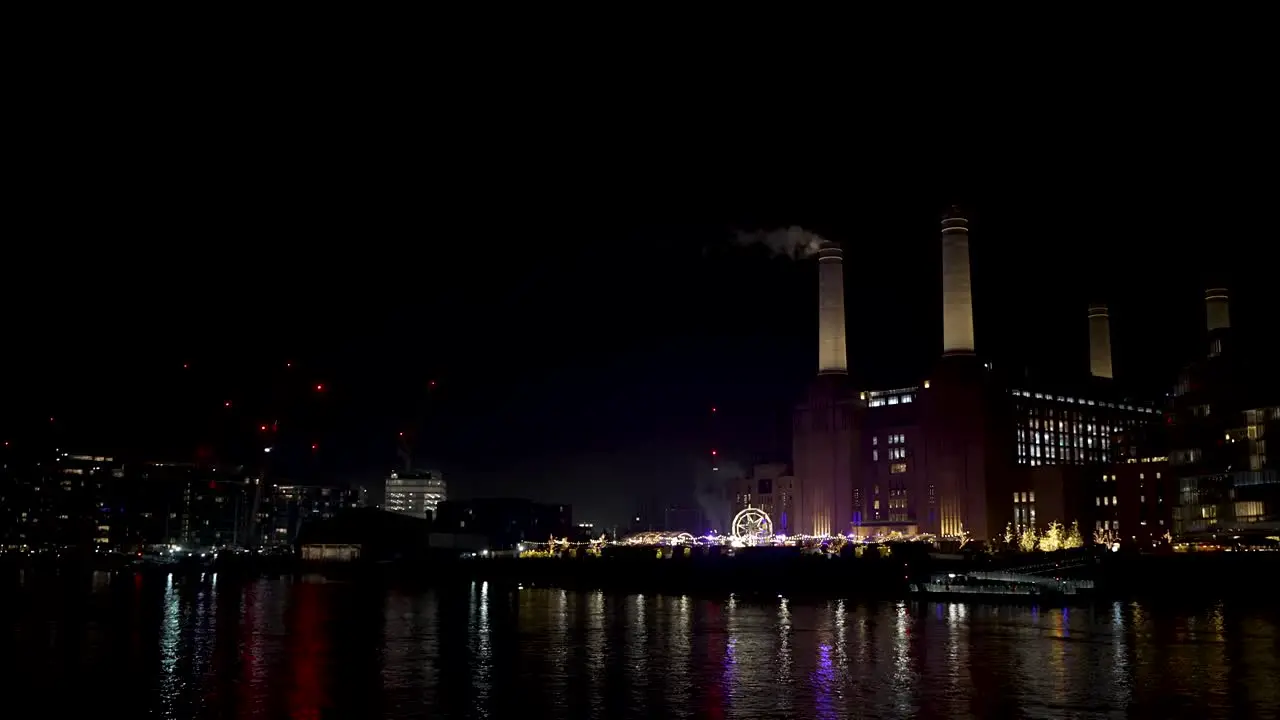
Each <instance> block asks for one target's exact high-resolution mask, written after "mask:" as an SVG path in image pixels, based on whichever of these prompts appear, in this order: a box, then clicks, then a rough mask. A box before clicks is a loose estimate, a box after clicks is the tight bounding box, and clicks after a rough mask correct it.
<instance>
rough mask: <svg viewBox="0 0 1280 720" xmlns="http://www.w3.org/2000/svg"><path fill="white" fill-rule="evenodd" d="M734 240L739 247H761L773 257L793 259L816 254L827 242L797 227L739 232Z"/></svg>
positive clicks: (815, 234)
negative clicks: (782, 256) (773, 255)
mask: <svg viewBox="0 0 1280 720" xmlns="http://www.w3.org/2000/svg"><path fill="white" fill-rule="evenodd" d="M736 239H737V242H738V244H739V245H763V246H765V247H767V248H769V250H770V251H771V252H772V253H773V254H775V255H786V256H787V257H790V258H795V259H799V258H806V257H810V256H812V255H814V254H816V253H817V252H818V250H820V249H822V246H823V244H824V243H826V242H827V241H826V240H824V239H823V238H822V236H820V235H818V234H817V233H814V232H810V231H808V230H805V229H804V228H802V227H800V226H798V225H792V226H791V227H786V228H777V229H775V230H756V231H754V232H739V233H738V235H737V238H736Z"/></svg>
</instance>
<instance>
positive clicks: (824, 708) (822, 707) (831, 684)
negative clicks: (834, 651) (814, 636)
mask: <svg viewBox="0 0 1280 720" xmlns="http://www.w3.org/2000/svg"><path fill="white" fill-rule="evenodd" d="M835 686H836V670H835V666H834V665H833V664H832V662H831V646H830V645H827V644H825V643H824V644H823V645H821V646H819V647H818V669H817V670H814V671H813V692H814V698H813V701H814V710H815V711H816V712H817V715H816V717H818V718H821V720H835V717H836V708H835V703H834V702H832V697H831V696H832V693H833V692H834V690H835Z"/></svg>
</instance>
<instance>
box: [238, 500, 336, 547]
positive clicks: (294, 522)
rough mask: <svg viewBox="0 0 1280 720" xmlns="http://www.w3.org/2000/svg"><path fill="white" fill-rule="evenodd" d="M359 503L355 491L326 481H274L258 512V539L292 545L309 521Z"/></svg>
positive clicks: (278, 544) (270, 543) (264, 543)
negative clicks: (303, 483)
mask: <svg viewBox="0 0 1280 720" xmlns="http://www.w3.org/2000/svg"><path fill="white" fill-rule="evenodd" d="M357 505H358V493H357V492H356V491H353V490H350V489H348V488H344V487H336V486H328V485H288V484H286V485H273V486H272V488H271V492H270V495H269V496H268V498H267V499H266V501H265V502H264V503H263V504H262V508H261V509H260V510H259V515H258V527H259V532H260V538H259V542H260V544H262V545H265V546H268V547H272V546H274V547H282V546H291V545H293V544H294V542H295V541H296V540H297V538H298V533H299V531H300V530H301V529H302V526H303V525H304V524H305V523H308V522H318V521H320V520H330V519H332V518H334V517H337V515H338V513H340V512H342V511H343V510H350V509H353V508H355V507H357Z"/></svg>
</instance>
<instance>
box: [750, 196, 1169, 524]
mask: <svg viewBox="0 0 1280 720" xmlns="http://www.w3.org/2000/svg"><path fill="white" fill-rule="evenodd" d="M968 245H969V239H968V221H967V220H966V219H965V218H964V217H963V216H962V215H961V214H960V213H959V212H958V211H955V210H954V209H953V211H952V212H951V213H949V214H948V215H947V216H946V218H945V219H944V220H943V222H942V237H941V247H940V249H941V254H942V259H943V262H942V266H943V273H942V286H943V287H942V289H943V293H942V295H943V303H942V307H941V308H940V309H941V311H942V320H943V323H942V330H943V332H942V350H943V354H942V357H941V358H940V359H939V360H938V362H937V364H936V365H935V366H934V368H933V371H932V372H931V373H930V375H929V376H928V377H927V379H926V378H922V379H920V380H919V381H918V382H916V383H913V384H911V385H905V386H899V387H897V388H893V389H859V388H858V387H856V386H855V385H854V384H852V383H851V382H850V377H849V376H850V373H849V366H848V358H847V354H846V348H845V342H846V337H845V328H846V324H845V318H844V297H843V295H844V292H843V287H844V284H843V277H842V255H841V250H840V248H839V247H838V246H836V245H834V244H831V243H827V244H825V245H824V246H823V247H822V249H821V250H820V251H819V253H818V287H819V296H818V319H819V333H818V341H819V342H818V351H819V352H818V367H817V371H818V374H817V377H816V378H815V379H814V382H813V385H812V387H811V390H810V392H809V395H808V397H807V398H806V399H805V400H804V401H803V402H802V403H801V404H800V405H798V406H797V408H796V411H795V413H794V416H793V461H794V465H793V470H794V475H795V480H794V487H795V492H794V494H793V498H794V500H793V503H794V509H793V510H788V511H787V520H786V521H785V526H786V528H787V532H788V533H789V534H812V535H826V534H846V533H852V534H854V535H881V534H889V533H893V532H902V533H906V534H911V533H930V534H933V535H937V536H941V537H944V538H959V537H961V536H967V537H969V538H971V539H973V540H979V541H993V540H995V539H997V538H999V537H1000V536H1001V535H1002V534H1003V533H1004V531H1005V529H1006V528H1007V527H1009V526H1010V525H1014V526H1017V525H1024V526H1027V525H1029V526H1034V527H1036V528H1037V529H1039V530H1043V529H1044V528H1045V526H1046V525H1047V524H1048V523H1050V522H1055V521H1056V522H1061V523H1063V524H1070V523H1071V522H1080V524H1081V531H1082V532H1085V533H1087V530H1088V528H1089V527H1092V526H1093V524H1094V523H1097V522H1102V521H1103V520H1104V517H1103V515H1106V513H1100V512H1098V506H1095V505H1094V504H1093V503H1094V500H1095V498H1101V497H1104V492H1103V489H1102V488H1101V487H1095V485H1100V484H1101V483H1102V480H1101V478H1103V477H1104V471H1105V477H1106V478H1107V479H1108V480H1107V482H1111V480H1110V478H1111V477H1112V476H1113V475H1114V476H1117V477H1119V476H1120V475H1121V474H1122V473H1121V471H1120V470H1118V469H1116V468H1117V466H1118V465H1119V464H1121V463H1127V462H1128V461H1129V460H1130V459H1131V458H1129V457H1126V456H1124V454H1123V450H1124V448H1123V443H1122V440H1123V438H1124V436H1125V434H1126V433H1130V432H1132V431H1135V430H1138V429H1140V428H1143V427H1144V426H1146V425H1149V424H1151V423H1153V422H1158V421H1159V420H1160V419H1161V414H1160V412H1159V411H1158V410H1157V409H1156V407H1155V405H1154V403H1151V402H1146V401H1143V400H1142V399H1135V398H1133V397H1131V396H1130V395H1129V394H1127V393H1126V392H1124V390H1123V386H1122V385H1118V384H1117V382H1116V381H1115V380H1114V379H1113V377H1112V376H1113V375H1114V372H1113V368H1112V366H1111V362H1110V351H1111V348H1110V326H1109V322H1110V321H1109V313H1108V311H1107V309H1106V308H1105V307H1103V306H1102V305H1099V304H1093V305H1089V306H1088V307H1087V310H1088V312H1087V313H1083V312H1082V317H1081V320H1082V321H1083V320H1085V319H1086V318H1087V320H1088V323H1087V327H1088V329H1089V339H1090V354H1089V359H1090V364H1089V368H1088V369H1089V371H1090V372H1089V375H1088V376H1084V373H1083V372H1082V373H1081V375H1082V377H1081V378H1080V379H1079V382H1072V383H1067V384H1060V383H1047V382H1043V381H1040V380H1037V379H1034V378H1029V377H1026V376H1024V375H1021V374H1007V373H1005V372H1003V370H1000V371H997V370H996V369H994V368H993V367H992V364H991V363H989V362H984V361H982V360H981V359H980V358H979V357H978V356H977V354H976V350H975V343H974V332H973V304H972V292H973V288H972V285H971V282H970V280H971V278H970V272H969V249H968ZM1081 309H1082V310H1085V309H1086V308H1084V307H1082V308H1081ZM1084 369H1085V368H1083V367H1082V368H1081V370H1082V371H1083V370H1084ZM1143 472H1145V471H1143ZM1153 472H1155V471H1154V470H1153ZM1075 478H1078V481H1077V480H1076V479H1075ZM1162 479H1163V478H1162ZM1136 480H1137V478H1135V481H1136ZM747 489H748V488H743V489H741V491H740V492H739V493H738V494H739V495H745V494H746V491H747ZM1143 489H1145V488H1143ZM752 490H753V491H752V492H751V501H750V502H751V504H753V505H756V506H761V505H762V504H763V498H764V496H765V494H764V493H762V488H761V487H759V486H757V487H755V488H754V489H752ZM775 493H776V491H774V492H773V493H769V494H770V495H772V494H775ZM1111 494H1112V493H1110V492H1107V493H1105V496H1107V497H1110V496H1111ZM1114 494H1115V496H1116V497H1120V496H1121V495H1120V493H1118V492H1117V493H1114ZM1138 494H1139V495H1143V494H1144V493H1138ZM738 504H739V505H742V504H743V503H742V501H741V500H740V501H739V503H738ZM1106 507H1108V506H1102V508H1103V509H1105V508H1106ZM770 515H771V517H773V519H774V523H775V525H779V526H781V525H782V524H783V523H782V521H781V517H780V513H779V512H778V511H776V510H775V512H773V513H770ZM1152 518H1153V520H1157V521H1158V520H1159V518H1156V517H1155V516H1152ZM1105 521H1106V522H1108V523H1116V522H1118V523H1121V533H1122V534H1125V535H1131V533H1129V532H1128V530H1129V528H1127V527H1125V526H1124V523H1125V520H1124V519H1123V518H1118V519H1117V518H1111V517H1110V516H1107V517H1105ZM1157 527H1159V525H1157ZM1108 529H1110V528H1108Z"/></svg>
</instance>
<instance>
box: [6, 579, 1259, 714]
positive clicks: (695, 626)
mask: <svg viewBox="0 0 1280 720" xmlns="http://www.w3.org/2000/svg"><path fill="white" fill-rule="evenodd" d="M4 602H5V603H6V605H5V606H4V610H5V612H6V613H7V617H8V618H9V619H8V620H7V621H6V622H5V624H4V625H3V626H0V627H3V628H4V632H5V634H4V635H0V652H2V653H4V657H2V658H0V659H2V660H4V661H5V662H6V665H7V666H9V667H12V668H15V670H14V671H13V672H12V674H11V677H10V678H9V679H10V680H11V682H12V683H13V684H14V686H15V687H22V688H24V689H28V690H29V691H30V692H31V693H35V694H37V695H38V696H40V697H47V698H48V699H47V704H48V708H47V710H46V711H45V713H44V714H46V715H51V716H59V715H62V714H69V713H70V712H71V711H72V710H73V709H76V708H77V707H79V704H85V705H86V706H87V707H88V708H92V707H94V706H98V707H101V706H103V703H106V705H108V706H111V707H118V708H119V709H122V710H124V711H125V714H128V715H130V716H137V717H144V716H149V715H150V716H160V717H171V718H180V717H181V718H199V717H240V718H252V717H271V718H291V719H292V718H320V717H334V716H337V717H370V718H373V717H390V718H410V717H437V716H448V717H466V718H506V717H515V716H519V717H529V718H537V717H564V718H599V717H607V718H609V719H610V720H624V719H625V718H650V717H662V718H672V719H678V718H762V717H796V718H802V717H812V718H820V719H822V720H826V719H828V718H845V717H868V718H877V717H892V718H898V717H901V718H908V717H1009V716H1013V717H1050V718H1052V717H1063V718H1093V717H1097V718H1102V717H1126V716H1136V717H1188V716H1194V717H1197V718H1218V717H1224V718H1225V717H1267V716H1273V715H1274V713H1275V712H1276V710H1277V705H1278V703H1280V697H1278V696H1277V692H1278V691H1277V689H1276V685H1275V684H1274V683H1273V678H1275V677H1277V676H1280V659H1277V647H1280V631H1278V627H1280V611H1278V610H1276V609H1270V610H1266V609H1264V610H1258V609H1244V608H1233V607H1231V606H1223V605H1218V606H1213V607H1206V608H1201V609H1198V610H1171V609H1168V608H1163V607H1157V606H1149V605H1141V604H1136V603H1114V604H1110V603H1108V604H1104V605H1100V606H1097V607H1094V608H1077V609H1071V610H1063V609H1061V608H1020V607H993V606H980V605H974V606H971V605H965V604H955V603H949V604H913V603H882V604H866V603H858V602H854V601H850V600H842V599H834V600H812V601H808V600H803V599H797V598H792V597H785V598H780V597H773V596H767V597H741V596H737V597H730V598H698V597H690V596H660V595H653V594H645V595H610V594H605V593H600V592H572V591H565V590H559V589H541V588H516V587H514V586H505V585H497V584H490V583H475V584H474V585H463V586H459V587H449V588H435V589H431V590H423V591H400V590H382V589H376V588H367V587H361V586H359V585H357V584H354V583H353V584H338V583H322V582H303V581H291V580H288V579H264V580H256V581H248V582H243V583H239V582H234V581H230V580H227V579H225V578H216V579H215V578H213V577H211V576H209V577H201V576H198V575H197V576H167V577H166V576H157V577H151V578H145V579H144V578H138V577H135V576H132V575H117V576H115V577H111V578H107V579H104V578H102V577H99V576H94V577H92V578H88V577H86V579H85V583H84V584H83V586H79V587H75V588H68V587H65V586H60V587H44V586H40V585H38V584H35V583H33V582H32V581H31V580H29V579H28V580H26V581H25V582H24V584H22V585H20V586H17V590H16V594H10V595H8V596H7V599H6V600H5V601H4ZM513 708H519V709H520V712H519V713H516V714H513ZM81 711H82V712H83V711H84V710H83V709H82V710H81Z"/></svg>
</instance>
